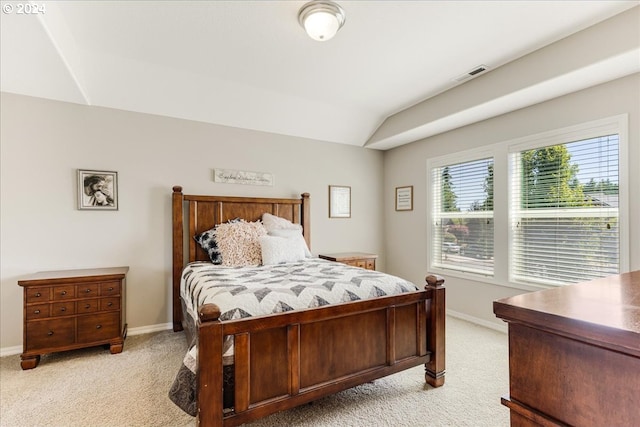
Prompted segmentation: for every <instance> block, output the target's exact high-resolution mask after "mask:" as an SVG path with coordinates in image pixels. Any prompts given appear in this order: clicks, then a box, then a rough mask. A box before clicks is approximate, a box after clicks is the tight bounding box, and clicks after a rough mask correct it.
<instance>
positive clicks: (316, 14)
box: [298, 0, 346, 42]
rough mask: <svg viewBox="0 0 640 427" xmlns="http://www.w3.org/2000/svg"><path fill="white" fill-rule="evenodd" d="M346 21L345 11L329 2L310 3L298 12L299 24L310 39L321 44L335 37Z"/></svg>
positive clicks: (324, 0) (321, 0) (319, 0)
mask: <svg viewBox="0 0 640 427" xmlns="http://www.w3.org/2000/svg"><path fill="white" fill-rule="evenodd" d="M345 19H346V17H345V14H344V9H342V8H341V7H340V6H339V5H338V4H337V3H334V2H332V1H329V0H313V1H310V2H309V3H306V4H305V5H304V6H302V8H300V11H299V12H298V22H300V25H302V27H303V28H304V30H305V31H306V32H307V34H308V35H309V37H311V38H312V39H314V40H317V41H321V42H323V41H327V40H329V39H330V38H332V37H333V36H335V35H336V33H337V32H338V30H339V29H340V28H341V27H342V25H344V21H345Z"/></svg>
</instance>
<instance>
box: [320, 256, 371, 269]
mask: <svg viewBox="0 0 640 427" xmlns="http://www.w3.org/2000/svg"><path fill="white" fill-rule="evenodd" d="M318 257H320V258H322V259H327V260H329V261H335V262H341V263H343V264H347V265H353V266H355V267H361V268H366V269H367V270H375V269H376V258H378V255H375V254H369V253H365V252H342V253H337V254H324V255H318Z"/></svg>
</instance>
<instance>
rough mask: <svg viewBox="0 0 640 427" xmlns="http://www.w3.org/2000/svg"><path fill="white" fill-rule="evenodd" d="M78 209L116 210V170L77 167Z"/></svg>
mask: <svg viewBox="0 0 640 427" xmlns="http://www.w3.org/2000/svg"><path fill="white" fill-rule="evenodd" d="M78 209H80V210H84V209H93V210H105V211H109V210H111V211H115V210H118V172H111V171H95V170H86V169H78Z"/></svg>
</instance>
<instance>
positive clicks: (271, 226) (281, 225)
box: [262, 212, 302, 233]
mask: <svg viewBox="0 0 640 427" xmlns="http://www.w3.org/2000/svg"><path fill="white" fill-rule="evenodd" d="M262 224H264V228H266V229H267V232H268V233H271V232H272V231H273V230H280V229H285V230H299V231H300V232H302V226H301V225H300V224H294V223H292V222H291V221H289V220H288V219H285V218H281V217H279V216H275V215H271V214H270V213H267V212H265V213H263V214H262Z"/></svg>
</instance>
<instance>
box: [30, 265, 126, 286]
mask: <svg viewBox="0 0 640 427" xmlns="http://www.w3.org/2000/svg"><path fill="white" fill-rule="evenodd" d="M128 271H129V267H108V268H87V269H81V270H56V271H41V272H38V273H34V274H31V275H29V276H26V277H24V278H22V279H21V280H19V281H18V284H19V285H20V286H28V285H37V284H40V283H42V282H43V281H46V282H50V283H56V282H57V281H64V282H69V283H74V282H78V281H87V280H92V279H93V280H109V279H120V278H122V277H124V275H125V274H127V272H128Z"/></svg>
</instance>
